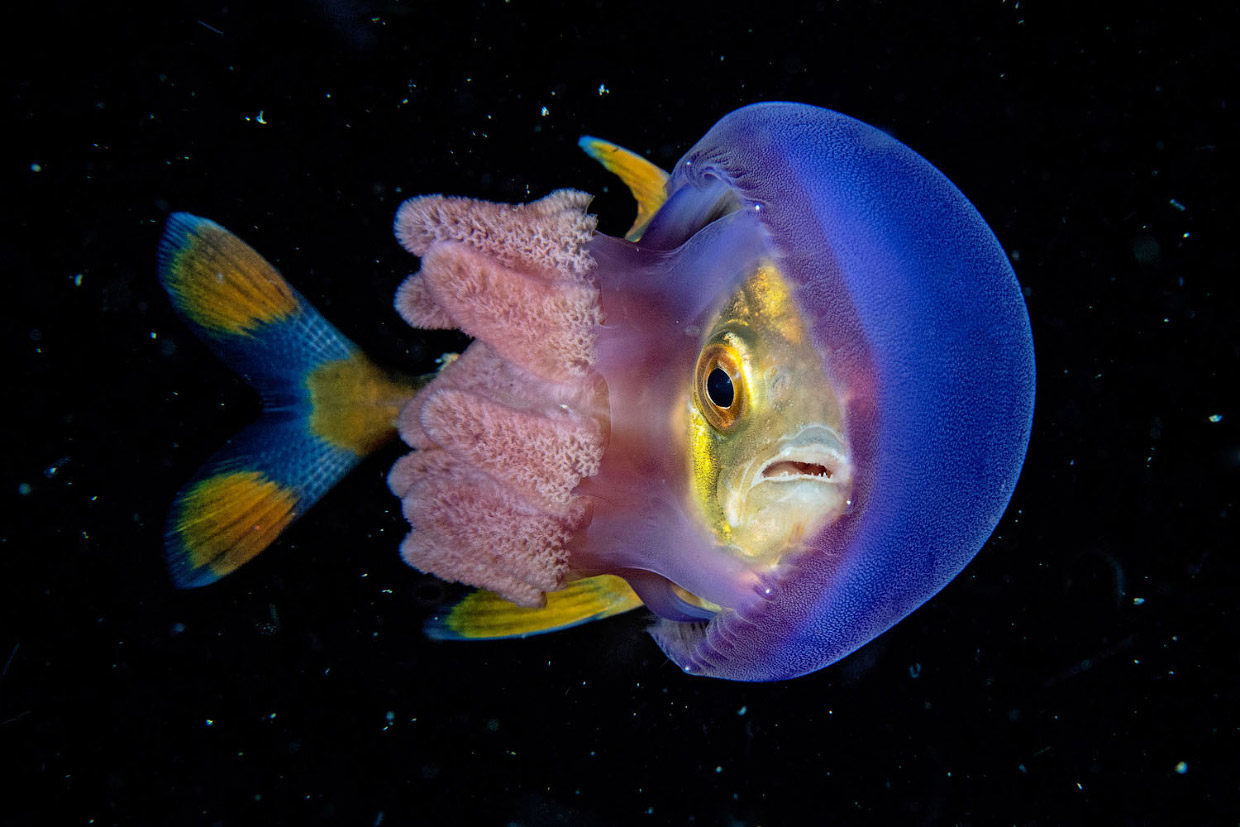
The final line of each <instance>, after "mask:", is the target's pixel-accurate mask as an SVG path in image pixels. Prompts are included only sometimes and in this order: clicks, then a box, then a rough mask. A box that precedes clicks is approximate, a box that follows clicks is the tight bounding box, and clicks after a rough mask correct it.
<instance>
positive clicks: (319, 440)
mask: <svg viewBox="0 0 1240 827" xmlns="http://www.w3.org/2000/svg"><path fill="white" fill-rule="evenodd" d="M159 279H160V283H161V284H163V286H164V289H166V290H167V291H168V295H169V296H170V297H171V299H172V303H173V305H175V306H176V308H177V311H178V312H179V313H180V314H181V315H182V316H183V317H184V318H185V320H186V321H187V322H188V323H189V325H190V326H191V327H192V328H193V329H194V332H195V333H197V334H198V335H199V336H200V337H201V338H202V339H203V340H204V341H205V342H206V343H207V344H208V345H209V346H210V347H211V349H212V350H213V351H215V353H216V354H217V355H218V356H219V357H220V358H221V359H223V360H224V362H225V363H227V364H228V365H229V366H230V367H231V368H233V369H234V370H236V371H237V372H238V373H239V374H241V376H243V377H244V378H245V380H246V381H247V382H249V383H250V384H251V385H253V386H254V387H255V388H256V389H257V390H258V392H259V393H260V394H261V395H262V398H263V413H262V415H261V417H260V418H259V419H258V421H257V422H255V423H254V424H252V425H250V426H249V427H248V428H246V429H245V430H244V431H242V433H241V434H239V435H238V436H237V437H235V438H233V439H231V440H229V441H228V442H227V443H225V445H224V447H223V448H222V449H221V450H220V451H219V452H218V453H217V454H216V455H215V456H214V457H213V458H212V459H211V460H210V461H208V462H207V464H206V465H204V466H203V467H202V468H201V469H200V470H199V472H198V473H197V475H195V477H194V478H193V479H192V480H191V481H190V482H189V483H188V484H186V486H185V487H184V488H182V489H181V490H180V491H179V492H177V496H176V499H175V500H174V502H173V505H172V509H171V512H170V514H169V517H168V529H167V535H166V540H165V549H166V552H167V557H168V568H169V571H170V572H171V575H172V580H173V582H174V583H175V584H176V585H177V586H178V587H180V588H192V587H195V586H205V585H207V584H209V583H213V582H215V581H216V580H218V579H219V578H221V577H223V576H224V575H226V574H229V573H230V572H232V571H234V570H235V569H237V568H238V567H239V566H241V565H242V564H243V563H245V562H246V561H248V560H250V559H253V558H254V557H255V556H256V555H257V554H258V553H259V552H261V551H262V550H263V549H265V548H266V547H267V546H268V545H270V544H271V542H272V541H273V540H275V538H276V537H278V536H279V535H280V532H282V531H283V530H284V529H285V528H286V527H287V526H288V525H289V524H290V523H291V522H293V520H295V519H297V517H299V516H301V515H302V514H304V513H305V512H306V510H307V509H309V508H310V506H312V505H313V504H314V503H315V502H316V501H317V500H318V499H319V498H320V497H322V496H323V494H325V493H326V492H327V490H328V489H329V488H331V487H332V485H334V484H335V483H336V482H337V481H338V480H339V479H340V478H341V477H343V476H344V475H345V474H346V473H347V472H348V471H349V469H351V468H352V467H353V466H354V465H356V464H357V462H358V461H359V460H360V459H361V458H362V457H364V456H365V455H366V454H368V453H369V452H370V451H372V450H374V449H375V448H377V447H378V446H379V445H381V444H382V443H383V442H385V441H386V440H387V439H388V438H389V437H390V436H391V435H392V434H393V433H394V432H395V431H394V423H395V420H396V416H397V414H398V413H399V411H400V409H401V407H402V406H403V405H404V404H405V402H407V401H408V400H409V399H410V398H412V396H413V394H414V386H413V385H412V384H410V383H406V382H401V381H398V380H395V379H393V378H391V377H389V376H388V375H387V374H386V373H384V372H383V371H381V370H380V369H379V368H377V367H375V365H374V364H373V363H371V362H370V361H369V360H368V359H367V358H366V357H365V356H364V355H363V354H362V353H361V351H360V350H358V348H357V347H356V346H355V345H354V344H353V343H352V342H350V341H349V340H348V339H346V338H345V337H344V335H343V334H341V333H340V331H338V330H336V328H335V327H333V326H332V325H331V324H330V323H329V322H328V321H327V320H326V319H324V318H323V317H322V316H321V315H320V314H319V312H318V311H317V310H315V309H314V308H313V307H311V306H310V305H309V304H308V303H307V302H306V301H305V299H303V298H302V297H301V295H300V294H299V293H298V292H297V291H296V290H294V289H293V288H292V287H291V286H290V285H289V284H288V282H286V281H285V280H284V278H283V277H281V275H280V274H279V273H278V272H277V271H276V269H275V268H274V267H272V266H271V265H270V264H269V263H268V262H267V261H266V260H265V259H263V257H262V256H260V255H259V254H258V253H257V252H256V251H255V250H254V249H253V248H251V247H249V246H248V245H247V244H246V243H245V242H243V241H242V240H241V239H239V238H237V236H235V235H233V234H232V233H230V232H229V231H228V230H226V229H224V228H223V227H221V226H220V225H218V224H216V223H215V222H213V221H208V220H207V219H205V218H198V217H196V216H192V215H189V214H187V213H174V214H173V215H171V216H169V218H168V224H167V227H166V228H165V230H164V235H163V238H162V239H161V240H160V243H159Z"/></svg>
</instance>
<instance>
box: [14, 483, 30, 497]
mask: <svg viewBox="0 0 1240 827" xmlns="http://www.w3.org/2000/svg"><path fill="white" fill-rule="evenodd" d="M30 491H31V488H30V483H28V482H23V483H21V484H20V485H18V486H17V493H18V494H21V495H22V496H23V497H28V496H30Z"/></svg>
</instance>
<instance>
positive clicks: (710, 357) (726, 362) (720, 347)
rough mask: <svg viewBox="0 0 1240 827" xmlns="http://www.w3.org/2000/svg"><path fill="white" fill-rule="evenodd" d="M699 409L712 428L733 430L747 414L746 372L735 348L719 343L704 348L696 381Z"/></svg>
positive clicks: (699, 360)
mask: <svg viewBox="0 0 1240 827" xmlns="http://www.w3.org/2000/svg"><path fill="white" fill-rule="evenodd" d="M693 385H694V388H695V391H696V392H695V395H696V397H697V406H698V409H699V410H700V411H701V412H702V415H703V416H704V417H706V421H707V422H709V423H710V425H711V427H712V428H714V429H716V430H718V431H727V430H730V429H731V428H732V427H733V426H735V425H736V423H737V422H738V421H739V420H740V418H741V414H742V413H744V410H745V394H746V388H745V371H744V369H743V366H742V364H741V358H740V354H739V353H738V352H737V351H736V349H735V348H734V347H731V346H730V345H728V344H725V343H723V342H716V343H714V344H710V345H707V346H706V347H704V348H702V353H701V355H700V356H698V363H697V371H696V374H695V379H694V383H693Z"/></svg>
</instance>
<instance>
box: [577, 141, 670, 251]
mask: <svg viewBox="0 0 1240 827" xmlns="http://www.w3.org/2000/svg"><path fill="white" fill-rule="evenodd" d="M577 145H578V146H580V147H581V148H582V149H583V150H585V153H586V154H587V155H589V156H590V157H591V158H593V159H594V160H596V161H598V162H599V163H600V164H602V165H603V168H604V169H606V170H607V171H608V172H610V173H612V174H614V175H616V176H617V177H619V179H620V180H621V181H623V182H624V183H625V185H626V186H627V187H628V188H629V192H631V193H633V198H635V199H636V200H637V219H636V220H635V221H634V222H633V226H632V227H631V228H629V231H628V232H627V233H625V236H624V237H625V238H626V239H628V240H629V241H637V240H638V239H640V238H641V237H642V233H643V232H645V230H646V226H647V225H648V224H649V223H650V219H651V218H653V217H654V214H655V213H656V212H658V211H659V207H661V206H663V202H664V201H666V200H667V179H668V174H667V173H666V172H664V171H663V170H661V169H659V168H658V167H657V166H655V165H654V164H652V163H650V162H649V161H647V160H646V159H645V158H643V157H642V156H640V155H638V154H637V153H635V152H631V151H630V150H627V149H625V148H624V147H622V146H617V145H616V144H613V143H611V142H610V141H604V140H602V139H600V138H592V137H590V136H589V135H586V136H584V137H582V138H581V140H579V141H578V142H577Z"/></svg>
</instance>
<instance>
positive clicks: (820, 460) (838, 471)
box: [751, 425, 850, 487]
mask: <svg viewBox="0 0 1240 827" xmlns="http://www.w3.org/2000/svg"><path fill="white" fill-rule="evenodd" d="M848 467H849V466H848V453H847V449H846V448H845V447H844V441H843V440H842V439H840V437H839V435H838V434H836V433H835V431H833V430H832V429H830V428H828V427H826V426H824V425H815V426H810V427H808V428H805V429H803V430H802V431H800V432H799V433H797V434H796V435H794V436H792V437H789V438H787V439H784V440H783V441H782V442H781V443H780V446H779V450H778V451H776V452H775V453H774V454H773V455H771V456H770V457H769V458H768V459H767V461H766V462H764V463H763V464H762V465H761V467H759V468H758V469H757V470H756V471H755V473H754V476H753V480H752V483H751V487H752V486H758V485H763V484H764V483H776V484H781V483H787V482H819V483H824V484H837V485H838V484H840V483H844V482H847V480H848V477H849V476H850V475H849V472H848Z"/></svg>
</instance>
